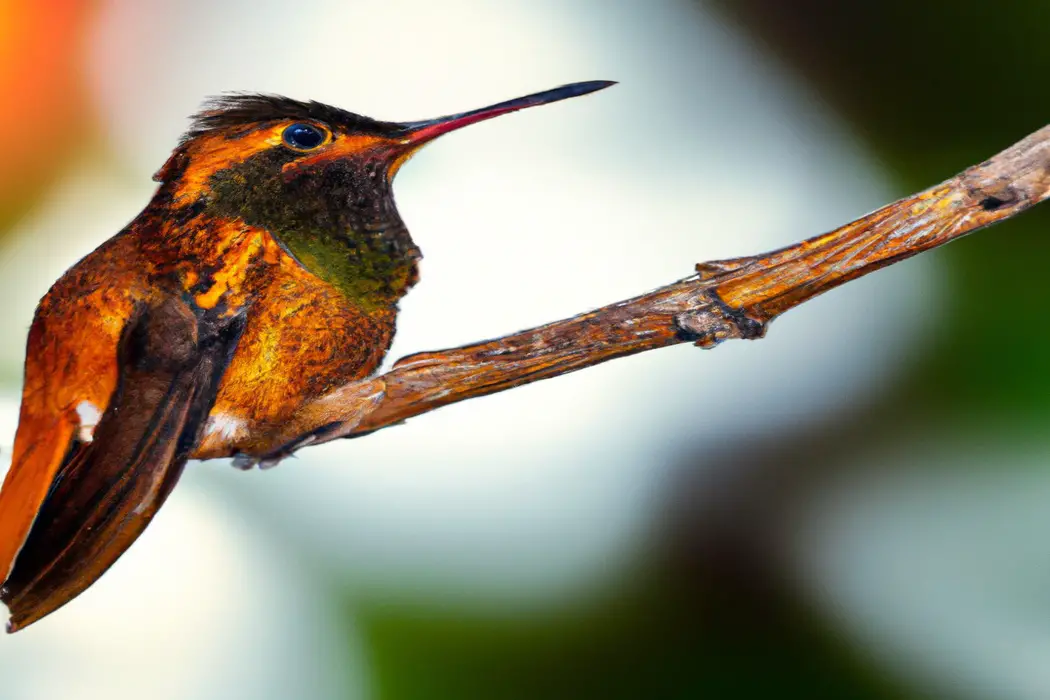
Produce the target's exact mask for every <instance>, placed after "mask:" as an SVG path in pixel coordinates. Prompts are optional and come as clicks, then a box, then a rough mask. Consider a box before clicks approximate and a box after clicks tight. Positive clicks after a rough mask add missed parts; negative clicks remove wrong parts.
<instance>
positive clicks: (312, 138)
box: [283, 124, 325, 151]
mask: <svg viewBox="0 0 1050 700" xmlns="http://www.w3.org/2000/svg"><path fill="white" fill-rule="evenodd" d="M283 138H284V142H285V143H286V144H288V145H289V146H291V147H292V148H294V149H296V150H299V151H312V150H313V149H315V148H317V147H318V146H320V145H321V144H322V143H324V140H325V133H324V132H323V131H321V130H320V129H318V128H317V127H316V126H314V125H312V124H292V125H291V126H290V127H288V128H287V129H285V130H284V135H283Z"/></svg>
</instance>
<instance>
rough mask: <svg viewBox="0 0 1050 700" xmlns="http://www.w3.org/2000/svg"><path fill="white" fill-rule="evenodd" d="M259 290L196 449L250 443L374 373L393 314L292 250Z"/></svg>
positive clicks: (388, 337) (212, 449)
mask: <svg viewBox="0 0 1050 700" xmlns="http://www.w3.org/2000/svg"><path fill="white" fill-rule="evenodd" d="M267 276H268V280H267V282H266V284H265V285H264V286H263V287H262V288H261V289H260V290H259V291H258V292H256V293H255V294H254V295H253V300H252V303H251V306H250V309H249V312H248V325H247V327H246V328H245V331H244V335H243V336H242V337H241V341H240V343H239V344H238V346H237V351H236V353H235V354H234V357H233V360H232V362H231V364H230V367H229V369H227V371H226V374H225V375H224V377H223V381H222V385H221V386H220V389H219V396H218V399H217V400H216V402H215V406H214V408H213V409H212V412H211V419H210V423H209V428H210V429H209V430H208V432H207V433H206V435H205V438H204V440H203V442H202V444H201V447H200V449H199V450H198V454H199V455H201V456H204V455H207V454H211V453H229V452H230V451H231V450H232V449H237V450H249V449H250V448H251V446H252V445H253V444H259V443H260V442H265V433H266V432H267V431H269V430H270V429H272V427H273V426H276V425H279V424H281V423H283V422H285V421H287V420H288V419H289V418H290V417H291V416H292V415H293V414H294V413H295V411H296V410H297V409H298V408H299V407H300V406H302V405H303V404H304V403H306V402H307V401H310V400H313V399H316V398H317V397H319V396H322V395H324V394H325V393H327V392H329V391H331V390H332V389H334V388H336V387H338V386H341V385H343V384H345V383H347V382H350V381H353V380H355V379H360V378H361V377H365V376H367V375H369V374H371V373H372V372H373V371H374V370H375V369H376V367H378V365H379V363H380V362H381V361H382V359H383V355H384V354H385V353H386V351H387V349H388V347H389V346H390V341H391V339H392V338H393V334H394V313H393V310H391V311H390V312H384V313H381V314H376V315H369V314H367V313H365V312H364V311H362V310H360V309H359V308H357V307H356V306H355V305H354V304H353V303H352V302H351V301H350V300H348V299H347V298H346V297H345V296H343V295H342V294H341V293H340V292H339V291H337V290H336V289H335V288H334V287H332V286H331V285H329V284H328V283H326V282H324V281H322V280H320V279H319V278H317V277H315V276H314V275H312V274H310V273H309V272H307V271H306V270H304V269H303V268H302V267H300V266H299V264H298V263H296V262H295V261H294V260H293V259H292V258H290V257H289V256H288V255H286V254H285V253H283V251H282V252H281V253H280V256H279V260H278V262H277V264H276V265H275V266H273V268H271V272H270V274H268V275H267Z"/></svg>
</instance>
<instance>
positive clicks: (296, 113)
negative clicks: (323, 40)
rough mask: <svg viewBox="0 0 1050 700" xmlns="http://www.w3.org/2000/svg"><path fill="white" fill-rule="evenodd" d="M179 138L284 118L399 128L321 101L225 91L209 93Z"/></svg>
mask: <svg viewBox="0 0 1050 700" xmlns="http://www.w3.org/2000/svg"><path fill="white" fill-rule="evenodd" d="M192 119H193V121H192V123H191V124H190V129H189V131H187V132H186V135H185V136H184V137H183V140H184V141H186V140H189V139H192V138H196V137H197V136H201V135H203V134H206V133H208V132H210V131H214V130H216V129H226V128H236V127H241V126H250V125H253V124H260V123H265V122H273V121H281V120H285V119H294V120H299V119H302V120H310V121H319V122H322V123H324V124H327V125H328V126H329V127H331V128H343V129H348V130H353V131H358V132H365V133H373V134H376V135H379V136H392V135H394V134H396V133H397V132H398V131H400V130H401V128H402V127H401V126H400V125H399V124H397V123H394V122H383V121H379V120H376V119H371V118H369V117H363V116H361V115H360V114H354V113H353V112H348V111H346V110H345V109H339V108H338V107H332V106H330V105H326V104H323V103H321V102H314V101H312V100H310V101H302V100H293V99H292V98H290V97H282V96H281V95H268V94H261V93H228V94H225V95H219V96H217V97H212V98H210V99H208V100H207V101H206V102H205V103H204V107H203V108H202V109H201V111H199V112H197V114H195V115H193V117H192Z"/></svg>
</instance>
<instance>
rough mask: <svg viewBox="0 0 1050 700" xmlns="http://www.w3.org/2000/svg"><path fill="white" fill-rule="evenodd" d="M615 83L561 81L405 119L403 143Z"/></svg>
mask: <svg viewBox="0 0 1050 700" xmlns="http://www.w3.org/2000/svg"><path fill="white" fill-rule="evenodd" d="M615 84H616V82H615V81H612V80H591V81H588V82H585V83H572V84H571V85H562V86H561V87H556V88H554V89H553V90H545V91H544V92H537V93H535V94H534V95H526V96H525V97H519V98H517V99H514V100H508V101H507V102H500V103H499V104H494V105H492V106H490V107H482V108H481V109H475V110H472V111H470V112H463V113H461V114H452V115H450V116H447V117H438V118H437V119H427V120H426V121H420V122H405V123H404V124H403V126H404V128H405V137H404V141H403V143H404V144H405V145H411V146H417V145H418V146H421V145H423V144H424V143H426V142H427V141H430V140H431V139H435V138H437V137H438V136H441V135H442V134H447V133H448V132H450V131H455V130H456V129H461V128H463V127H464V126H468V125H470V124H476V123H477V122H480V121H484V120H486V119H492V118H493V117H498V116H500V115H502V114H508V113H510V112H517V111H518V110H519V109H525V108H527V107H536V106H538V105H545V104H549V103H551V102H557V101H558V100H567V99H569V98H570V97H579V96H580V95H586V94H588V93H591V92H595V91H597V90H603V89H605V88H607V87H609V86H610V85H615Z"/></svg>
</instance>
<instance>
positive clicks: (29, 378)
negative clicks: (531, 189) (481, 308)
mask: <svg viewBox="0 0 1050 700" xmlns="http://www.w3.org/2000/svg"><path fill="white" fill-rule="evenodd" d="M606 85H608V83H580V84H576V85H570V86H565V87H563V88H558V89H555V90H552V91H548V92H546V93H540V94H538V95H532V96H529V97H525V98H521V99H519V100H513V101H510V102H507V103H503V104H500V105H495V106H493V107H490V108H485V109H482V110H476V111H474V112H468V113H464V114H461V115H454V116H452V117H445V118H441V119H437V120H430V121H425V122H414V123H393V122H381V121H376V120H372V119H368V118H366V117H361V116H359V115H355V114H352V113H349V112H344V111H343V110H339V109H336V108H333V107H328V106H326V105H321V104H318V103H314V102H297V101H294V100H289V99H286V98H280V97H271V96H263V95H245V96H233V97H228V98H223V99H220V100H219V101H217V102H216V103H215V104H213V106H212V107H211V108H210V109H208V110H206V111H204V112H202V113H201V114H200V115H198V116H197V118H196V121H195V122H194V126H193V129H192V130H191V131H190V133H189V134H188V135H187V137H186V138H185V139H184V141H183V143H181V144H180V145H179V147H178V148H177V149H176V150H175V152H174V153H173V154H172V156H171V158H169V160H168V162H167V163H166V164H165V165H164V167H163V168H161V170H160V171H159V172H158V174H157V176H156V179H158V180H159V181H160V187H159V188H158V190H157V193H156V194H155V195H154V197H153V199H152V201H151V202H150V203H149V205H148V206H147V207H146V209H145V210H144V211H143V212H142V213H141V214H140V215H139V216H138V217H137V218H136V219H135V220H134V221H133V222H132V223H131V224H129V225H128V226H127V228H125V229H124V230H123V231H121V232H120V233H119V234H117V235H116V236H114V237H113V238H112V239H110V240H109V241H107V242H106V243H104V244H103V245H101V246H100V247H99V248H98V249H97V250H95V251H94V252H93V253H91V254H90V255H88V256H87V257H85V258H84V259H83V260H81V261H80V262H79V263H77V265H75V266H74V267H73V268H72V269H71V270H70V271H69V272H67V273H66V274H65V275H63V277H62V278H61V279H59V280H58V281H57V282H56V283H55V285H54V286H53V287H52V288H51V290H50V291H49V292H48V294H47V295H46V296H45V297H44V299H43V300H42V301H41V303H40V305H39V307H38V309H37V313H36V316H35V318H34V321H33V325H32V327H31V329H30V332H29V340H28V345H27V359H26V367H25V386H24V389H23V395H22V409H21V415H20V419H19V427H18V432H17V435H16V437H15V447H14V453H13V458H12V464H11V469H10V471H9V473H8V475H7V478H6V479H5V481H4V484H3V488H2V490H0V578H2V579H3V580H4V584H3V587H2V588H0V599H2V600H3V602H5V603H6V604H7V605H8V608H9V610H10V612H11V621H10V622H9V624H8V629H9V630H10V631H14V630H16V629H20V628H22V627H25V626H26V625H28V624H30V623H32V622H33V621H35V620H37V619H39V618H41V617H43V616H44V615H47V614H48V613H50V612H52V611H53V610H55V609H57V608H58V607H60V606H61V605H64V604H65V603H66V602H68V601H69V600H71V599H72V598H73V597H75V596H76V595H77V594H79V593H80V592H81V591H83V590H84V589H85V588H86V587H87V586H89V585H91V584H92V583H93V582H94V581H95V580H96V579H97V578H98V577H99V576H101V575H102V573H104V572H105V570H106V569H107V568H108V567H109V566H110V565H111V564H112V563H113V562H114V561H116V559H117V558H118V557H119V556H120V555H121V554H122V553H123V552H124V551H125V549H126V548H127V547H128V546H130V545H131V543H132V542H133V541H134V540H135V538H136V537H137V536H138V535H139V534H140V533H141V532H142V530H143V529H144V528H145V527H146V526H147V525H148V524H149V522H150V520H151V518H152V517H153V515H154V514H155V513H156V511H157V509H158V508H159V507H160V506H161V504H162V503H163V502H164V500H165V498H166V497H167V495H168V494H169V493H170V491H171V489H172V488H173V487H174V485H175V483H176V482H177V480H178V477H179V475H180V473H181V470H182V467H183V465H184V464H185V462H186V461H187V460H188V459H190V458H191V457H197V458H211V457H221V456H236V457H237V460H236V462H235V463H238V464H242V465H250V464H253V463H256V462H260V461H261V462H262V463H263V464H264V465H267V464H271V463H275V462H276V461H277V460H279V459H280V457H282V456H284V455H286V454H287V453H289V452H290V451H291V450H293V449H295V448H296V447H297V446H299V445H301V444H305V442H306V441H308V440H309V439H312V438H315V437H318V434H301V433H299V432H296V431H295V430H294V427H295V426H296V425H297V422H296V421H297V416H299V414H300V413H301V412H302V411H304V410H305V407H308V406H311V405H314V404H316V403H317V402H318V401H319V400H323V399H324V398H325V397H330V396H332V395H333V392H335V391H336V390H337V389H338V388H339V387H341V386H344V385H346V384H348V383H350V382H353V381H355V380H358V379H361V378H363V377H367V376H368V375H370V374H371V373H373V372H374V371H375V370H376V368H377V367H378V366H379V363H380V362H381V361H382V358H383V356H384V354H385V353H386V351H387V349H388V348H389V346H390V343H391V341H392V339H393V335H394V329H395V319H396V314H397V304H398V301H399V299H400V298H401V297H402V296H403V295H404V294H405V293H406V292H407V291H408V289H409V288H410V287H411V286H412V285H413V284H415V282H416V279H417V277H418V273H417V261H418V259H419V257H420V254H419V251H418V249H417V248H416V247H415V245H414V244H413V243H412V239H411V237H410V236H409V234H408V231H407V229H406V228H405V226H404V224H403V222H402V221H401V218H400V216H399V215H398V213H397V210H396V207H395V205H394V200H393V196H392V193H391V181H392V179H393V177H394V175H395V174H396V172H397V170H398V169H399V168H400V166H401V165H402V164H403V163H404V162H405V161H406V160H407V159H408V158H409V157H410V156H411V155H412V154H413V153H415V151H416V150H418V149H419V148H420V147H421V146H422V145H423V144H424V143H426V142H428V141H430V140H431V139H433V138H435V137H437V136H439V135H441V134H443V133H446V132H448V131H451V130H452V129H455V128H458V127H460V126H464V125H466V124H470V123H473V122H476V121H479V120H481V119H487V118H490V117H493V116H497V115H499V114H504V113H506V112H510V111H514V110H517V109H521V108H523V107H528V106H532V105H537V104H543V103H546V102H550V101H553V100H556V99H564V98H566V97H573V96H576V95H580V94H585V93H587V92H591V91H593V90H596V89H599V88H601V87H605V86H606ZM289 426H291V427H292V428H293V430H292V431H291V432H290V431H289ZM311 430H314V432H315V433H316V432H317V431H318V430H320V431H322V432H323V431H324V430H325V426H323V425H322V426H321V428H311ZM289 434H291V435H294V438H293V439H291V440H290V441H289V439H288V437H287V436H288V435H289Z"/></svg>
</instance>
